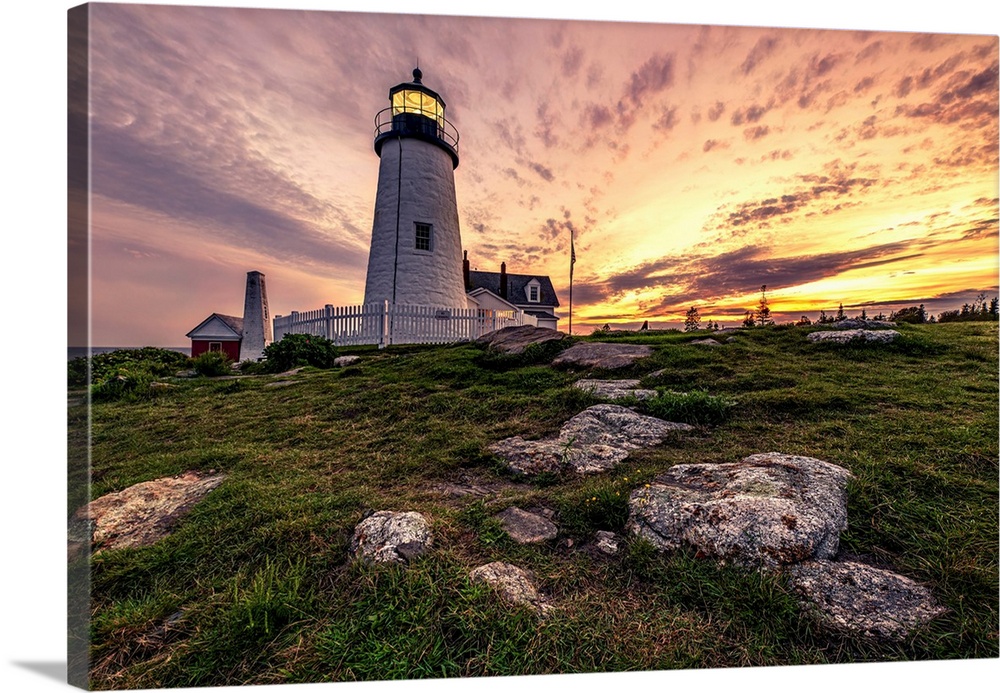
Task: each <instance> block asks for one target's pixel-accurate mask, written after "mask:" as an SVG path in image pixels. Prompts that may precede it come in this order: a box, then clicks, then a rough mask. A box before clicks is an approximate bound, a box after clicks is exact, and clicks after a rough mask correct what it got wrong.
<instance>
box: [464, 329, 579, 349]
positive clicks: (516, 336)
mask: <svg viewBox="0 0 1000 693" xmlns="http://www.w3.org/2000/svg"><path fill="white" fill-rule="evenodd" d="M564 339H568V335H566V334H564V333H562V332H559V331H557V330H550V329H549V328H547V327H535V326H534V325H521V326H519V327H504V328H503V329H500V330H495V331H493V332H490V333H488V334H484V335H483V336H482V337H480V338H479V339H477V340H476V344H478V345H480V346H485V347H486V348H487V349H489V350H490V351H495V352H498V353H501V354H509V355H515V354H520V353H523V352H524V350H525V349H527V348H528V347H529V346H531V345H532V344H545V343H547V342H559V341H562V340H564Z"/></svg>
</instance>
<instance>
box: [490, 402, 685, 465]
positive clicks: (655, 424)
mask: <svg viewBox="0 0 1000 693" xmlns="http://www.w3.org/2000/svg"><path fill="white" fill-rule="evenodd" d="M692 428H693V427H692V426H690V425H688V424H682V423H674V422H671V421H663V420H662V419H657V418H655V417H652V416H645V415H643V414H637V413H636V412H634V411H632V410H631V409H628V408H626V407H622V406H619V405H616V404H597V405H595V406H593V407H589V408H588V409H585V410H583V411H582V412H580V413H579V414H577V415H576V416H574V417H573V418H571V419H570V420H569V421H567V422H566V423H565V424H563V426H562V428H561V429H560V431H559V435H558V436H557V437H556V438H554V439H548V440H525V439H524V438H522V437H521V436H514V437H513V438H507V439H506V440H501V441H500V442H498V443H494V444H493V445H491V446H490V447H489V451H490V452H492V453H493V454H495V455H497V456H498V457H500V458H501V459H503V460H504V462H505V463H506V464H507V467H508V468H509V469H510V470H511V471H513V472H514V473H516V474H524V475H534V474H540V473H542V472H553V473H559V472H562V471H566V470H572V471H575V472H577V473H580V474H590V473H595V472H603V471H607V470H608V469H611V468H612V467H614V466H615V465H616V464H618V463H619V462H621V461H622V460H624V459H625V458H626V457H628V455H629V453H631V451H632V450H635V449H637V448H641V447H649V446H652V445H658V444H659V443H662V442H663V440H664V439H665V438H666V437H667V436H668V435H669V434H670V433H672V432H674V431H687V430H691V429H692Z"/></svg>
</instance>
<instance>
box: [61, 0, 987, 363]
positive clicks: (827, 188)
mask: <svg viewBox="0 0 1000 693" xmlns="http://www.w3.org/2000/svg"><path fill="white" fill-rule="evenodd" d="M90 29H91V53H90V56H91V57H90V59H91V66H90V67H91V82H90V87H91V92H90V107H89V118H90V132H91V166H92V168H91V171H92V178H91V201H92V207H91V252H92V262H93V266H92V296H91V301H92V335H91V340H92V343H93V344H95V345H109V346H111V345H114V346H140V345H144V344H157V345H163V346H168V345H183V344H185V342H186V339H185V337H184V335H185V334H186V333H187V332H188V331H189V330H191V329H192V328H193V327H195V326H196V325H197V324H198V323H199V322H201V320H202V319H204V318H205V317H206V316H207V315H209V314H210V313H212V312H219V313H226V314H232V315H240V314H241V313H242V302H243V290H244V282H245V276H246V272H248V271H251V270H258V271H261V272H263V273H264V274H265V275H266V277H267V287H268V298H269V302H270V307H271V311H272V313H274V314H287V313H288V312H290V311H292V310H300V311H304V310H312V309H315V308H320V307H322V306H323V305H325V304H334V305H354V304H359V303H361V301H362V299H363V293H364V280H365V270H366V265H367V257H368V251H369V244H370V239H371V221H372V216H373V207H374V201H375V191H376V180H377V175H378V164H379V160H378V156H377V155H376V154H375V153H374V151H373V149H372V132H373V118H374V116H375V114H376V113H377V112H378V111H379V110H381V109H382V108H385V107H386V106H387V105H388V89H389V88H390V87H391V86H393V85H395V84H398V83H400V82H406V81H409V80H410V79H411V70H412V69H413V67H414V66H416V65H418V64H419V66H420V68H421V70H422V71H423V82H424V84H425V85H427V86H428V87H430V88H431V89H434V90H436V91H438V92H439V93H440V94H441V95H442V97H443V98H444V100H445V101H446V103H447V117H448V119H449V120H450V121H452V122H453V123H454V124H455V126H456V127H457V128H458V131H459V133H460V135H461V141H460V154H461V162H460V165H459V167H458V169H457V170H456V171H455V179H456V189H457V196H458V207H459V210H458V211H459V217H460V224H461V232H462V241H463V247H464V248H465V249H466V250H467V251H468V253H469V257H470V260H471V264H472V266H473V267H474V268H478V269H480V270H490V271H499V266H500V263H501V262H506V263H507V269H508V271H509V272H513V273H519V274H543V275H548V276H550V277H551V279H552V282H553V284H554V286H555V288H556V291H557V294H558V296H559V298H560V302H561V306H560V308H559V310H558V311H557V313H558V314H559V315H561V316H562V317H563V320H562V321H561V322H560V326H561V328H562V329H564V330H565V329H566V323H567V320H566V318H567V317H568V308H569V306H568V303H569V264H570V263H569V257H570V256H569V250H570V237H571V235H573V237H574V239H575V240H574V243H575V248H576V255H577V262H576V265H575V267H574V282H573V322H574V329H575V331H577V332H583V333H587V332H589V331H591V330H592V329H593V328H594V327H598V326H601V325H603V324H606V323H607V324H611V325H613V326H620V327H626V328H627V327H633V328H634V327H637V326H638V325H639V324H640V323H642V322H643V321H644V320H648V321H649V323H650V326H652V327H669V326H677V325H679V324H681V323H683V320H684V315H685V313H686V311H687V310H688V309H689V308H691V307H695V308H697V309H698V312H699V314H700V316H701V317H702V320H703V321H705V322H707V321H715V322H719V323H721V324H722V325H724V326H734V325H737V324H739V323H740V322H741V321H742V319H743V316H744V313H745V311H747V310H748V309H752V308H754V307H755V306H756V304H757V302H758V300H759V299H760V296H761V287H762V286H766V287H767V293H766V296H767V300H768V302H769V305H770V308H771V311H772V314H773V315H774V317H775V318H776V319H777V320H778V321H779V322H780V321H787V320H795V319H798V318H799V317H800V316H801V315H807V316H809V317H811V318H814V319H815V318H816V317H817V315H818V314H819V312H820V311H821V310H824V311H826V312H827V313H834V312H836V310H837V309H838V306H840V305H841V304H842V305H843V306H844V310H845V311H846V312H847V313H848V314H849V315H850V314H857V313H860V312H861V310H862V309H865V310H866V312H867V313H868V314H869V315H875V314H876V313H878V312H880V311H881V312H885V313H889V312H890V311H891V310H895V309H898V308H902V307H906V306H911V305H917V304H925V305H926V306H927V310H928V312H930V313H932V314H933V313H937V312H940V311H942V310H947V309H954V308H957V307H959V306H960V305H961V304H962V303H964V302H968V301H971V300H973V299H975V298H976V296H978V295H979V294H986V295H987V296H988V297H989V298H992V297H993V296H994V295H996V294H997V292H998V289H997V284H998V222H997V217H998V200H997V195H998V158H997V151H998V150H997V142H998V106H997V99H998V96H997V85H998V57H997V52H998V44H997V38H996V36H991V35H974V34H965V35H960V34H928V33H912V32H887V31H862V30H856V29H855V30H822V29H789V28H762V27H736V26H719V25H698V24H655V23H639V22H601V21H580V20H576V21H571V20H543V19H509V18H495V17H491V18H487V17H455V16H418V15H398V14H384V13H380V14H364V13H356V12H317V11H294V10H280V9H279V10H273V9H253V8H250V9H247V8H243V9H236V8H224V7H208V8H205V7H202V8H196V7H178V6H142V5H102V4H97V5H94V6H93V7H92V14H91V27H90ZM81 117H85V116H83V114H81ZM72 340H73V336H72V335H71V337H70V341H71V342H72Z"/></svg>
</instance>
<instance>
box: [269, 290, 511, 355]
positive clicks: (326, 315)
mask: <svg viewBox="0 0 1000 693" xmlns="http://www.w3.org/2000/svg"><path fill="white" fill-rule="evenodd" d="M526 322H529V321H528V320H526V317H525V315H524V313H523V312H522V311H520V310H517V311H513V310H511V311H496V310H484V309H482V308H437V307H434V306H408V305H401V304H390V303H389V302H388V301H386V302H384V303H370V304H367V305H361V306H331V305H327V306H324V307H323V308H320V309H318V310H309V311H303V312H299V311H292V313H291V315H276V316H275V317H274V340H275V341H278V340H279V339H281V338H282V337H284V336H285V335H286V334H314V335H318V336H320V337H326V338H327V339H329V340H331V341H332V342H334V343H335V344H337V345H338V346H356V345H361V344H377V345H378V346H379V347H380V348H382V347H386V346H389V345H390V344H450V343H452V342H467V341H472V340H474V339H478V338H479V337H481V336H483V335H484V334H487V333H489V332H493V331H494V330H499V329H501V328H504V327H512V326H517V325H523V324H526Z"/></svg>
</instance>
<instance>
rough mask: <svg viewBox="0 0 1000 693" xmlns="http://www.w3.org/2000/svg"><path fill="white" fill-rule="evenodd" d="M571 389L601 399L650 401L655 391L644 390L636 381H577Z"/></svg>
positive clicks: (654, 395)
mask: <svg viewBox="0 0 1000 693" xmlns="http://www.w3.org/2000/svg"><path fill="white" fill-rule="evenodd" d="M573 387H575V388H577V389H578V390H583V391H584V392H589V393H591V394H592V395H594V396H595V397H600V398H601V399H611V400H614V399H630V398H634V399H652V398H653V397H656V390H644V389H642V388H640V387H639V381H638V380H587V379H584V380H577V381H576V382H575V383H573Z"/></svg>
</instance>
